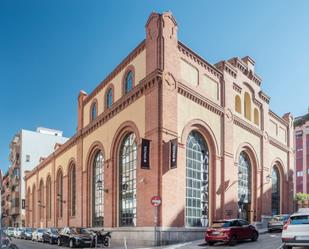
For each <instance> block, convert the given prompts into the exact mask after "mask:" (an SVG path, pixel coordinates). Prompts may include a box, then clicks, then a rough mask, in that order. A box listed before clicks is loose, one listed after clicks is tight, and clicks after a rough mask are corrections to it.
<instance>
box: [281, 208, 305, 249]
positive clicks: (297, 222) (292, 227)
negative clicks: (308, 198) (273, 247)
mask: <svg viewBox="0 0 309 249" xmlns="http://www.w3.org/2000/svg"><path fill="white" fill-rule="evenodd" d="M282 242H283V243H284V248H285V249H291V248H292V247H293V246H309V211H306V210H302V211H301V212H298V213H294V214H292V215H291V216H290V218H289V219H288V221H287V223H286V224H285V225H284V226H283V229H282Z"/></svg>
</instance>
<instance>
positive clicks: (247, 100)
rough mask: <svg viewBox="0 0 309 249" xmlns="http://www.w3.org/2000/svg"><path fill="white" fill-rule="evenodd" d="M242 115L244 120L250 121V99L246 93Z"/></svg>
mask: <svg viewBox="0 0 309 249" xmlns="http://www.w3.org/2000/svg"><path fill="white" fill-rule="evenodd" d="M244 113H245V118H246V119H248V120H250V121H251V97H250V95H249V93H247V92H246V93H245V102H244Z"/></svg>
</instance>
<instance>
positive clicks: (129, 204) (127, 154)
mask: <svg viewBox="0 0 309 249" xmlns="http://www.w3.org/2000/svg"><path fill="white" fill-rule="evenodd" d="M136 159H137V145H136V141H135V134H134V133H130V134H128V135H127V136H126V137H125V138H124V140H123V141H122V143H121V146H120V153H119V183H120V186H119V192H120V193H119V223H120V224H119V225H120V226H136V163H137V162H136Z"/></svg>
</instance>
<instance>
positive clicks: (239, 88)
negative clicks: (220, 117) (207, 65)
mask: <svg viewBox="0 0 309 249" xmlns="http://www.w3.org/2000/svg"><path fill="white" fill-rule="evenodd" d="M233 89H234V90H235V91H236V92H238V93H241V90H242V88H241V87H240V86H239V85H237V84H236V83H235V82H233Z"/></svg>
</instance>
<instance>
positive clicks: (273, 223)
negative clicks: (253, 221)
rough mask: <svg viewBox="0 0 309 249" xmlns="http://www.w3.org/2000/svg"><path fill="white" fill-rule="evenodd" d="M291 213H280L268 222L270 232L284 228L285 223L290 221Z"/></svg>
mask: <svg viewBox="0 0 309 249" xmlns="http://www.w3.org/2000/svg"><path fill="white" fill-rule="evenodd" d="M289 217H290V215H288V214H279V215H274V216H273V217H272V218H271V220H270V221H269V222H268V232H272V231H275V230H280V231H281V230H282V228H283V226H284V225H285V223H286V222H287V221H288V219H289Z"/></svg>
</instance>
